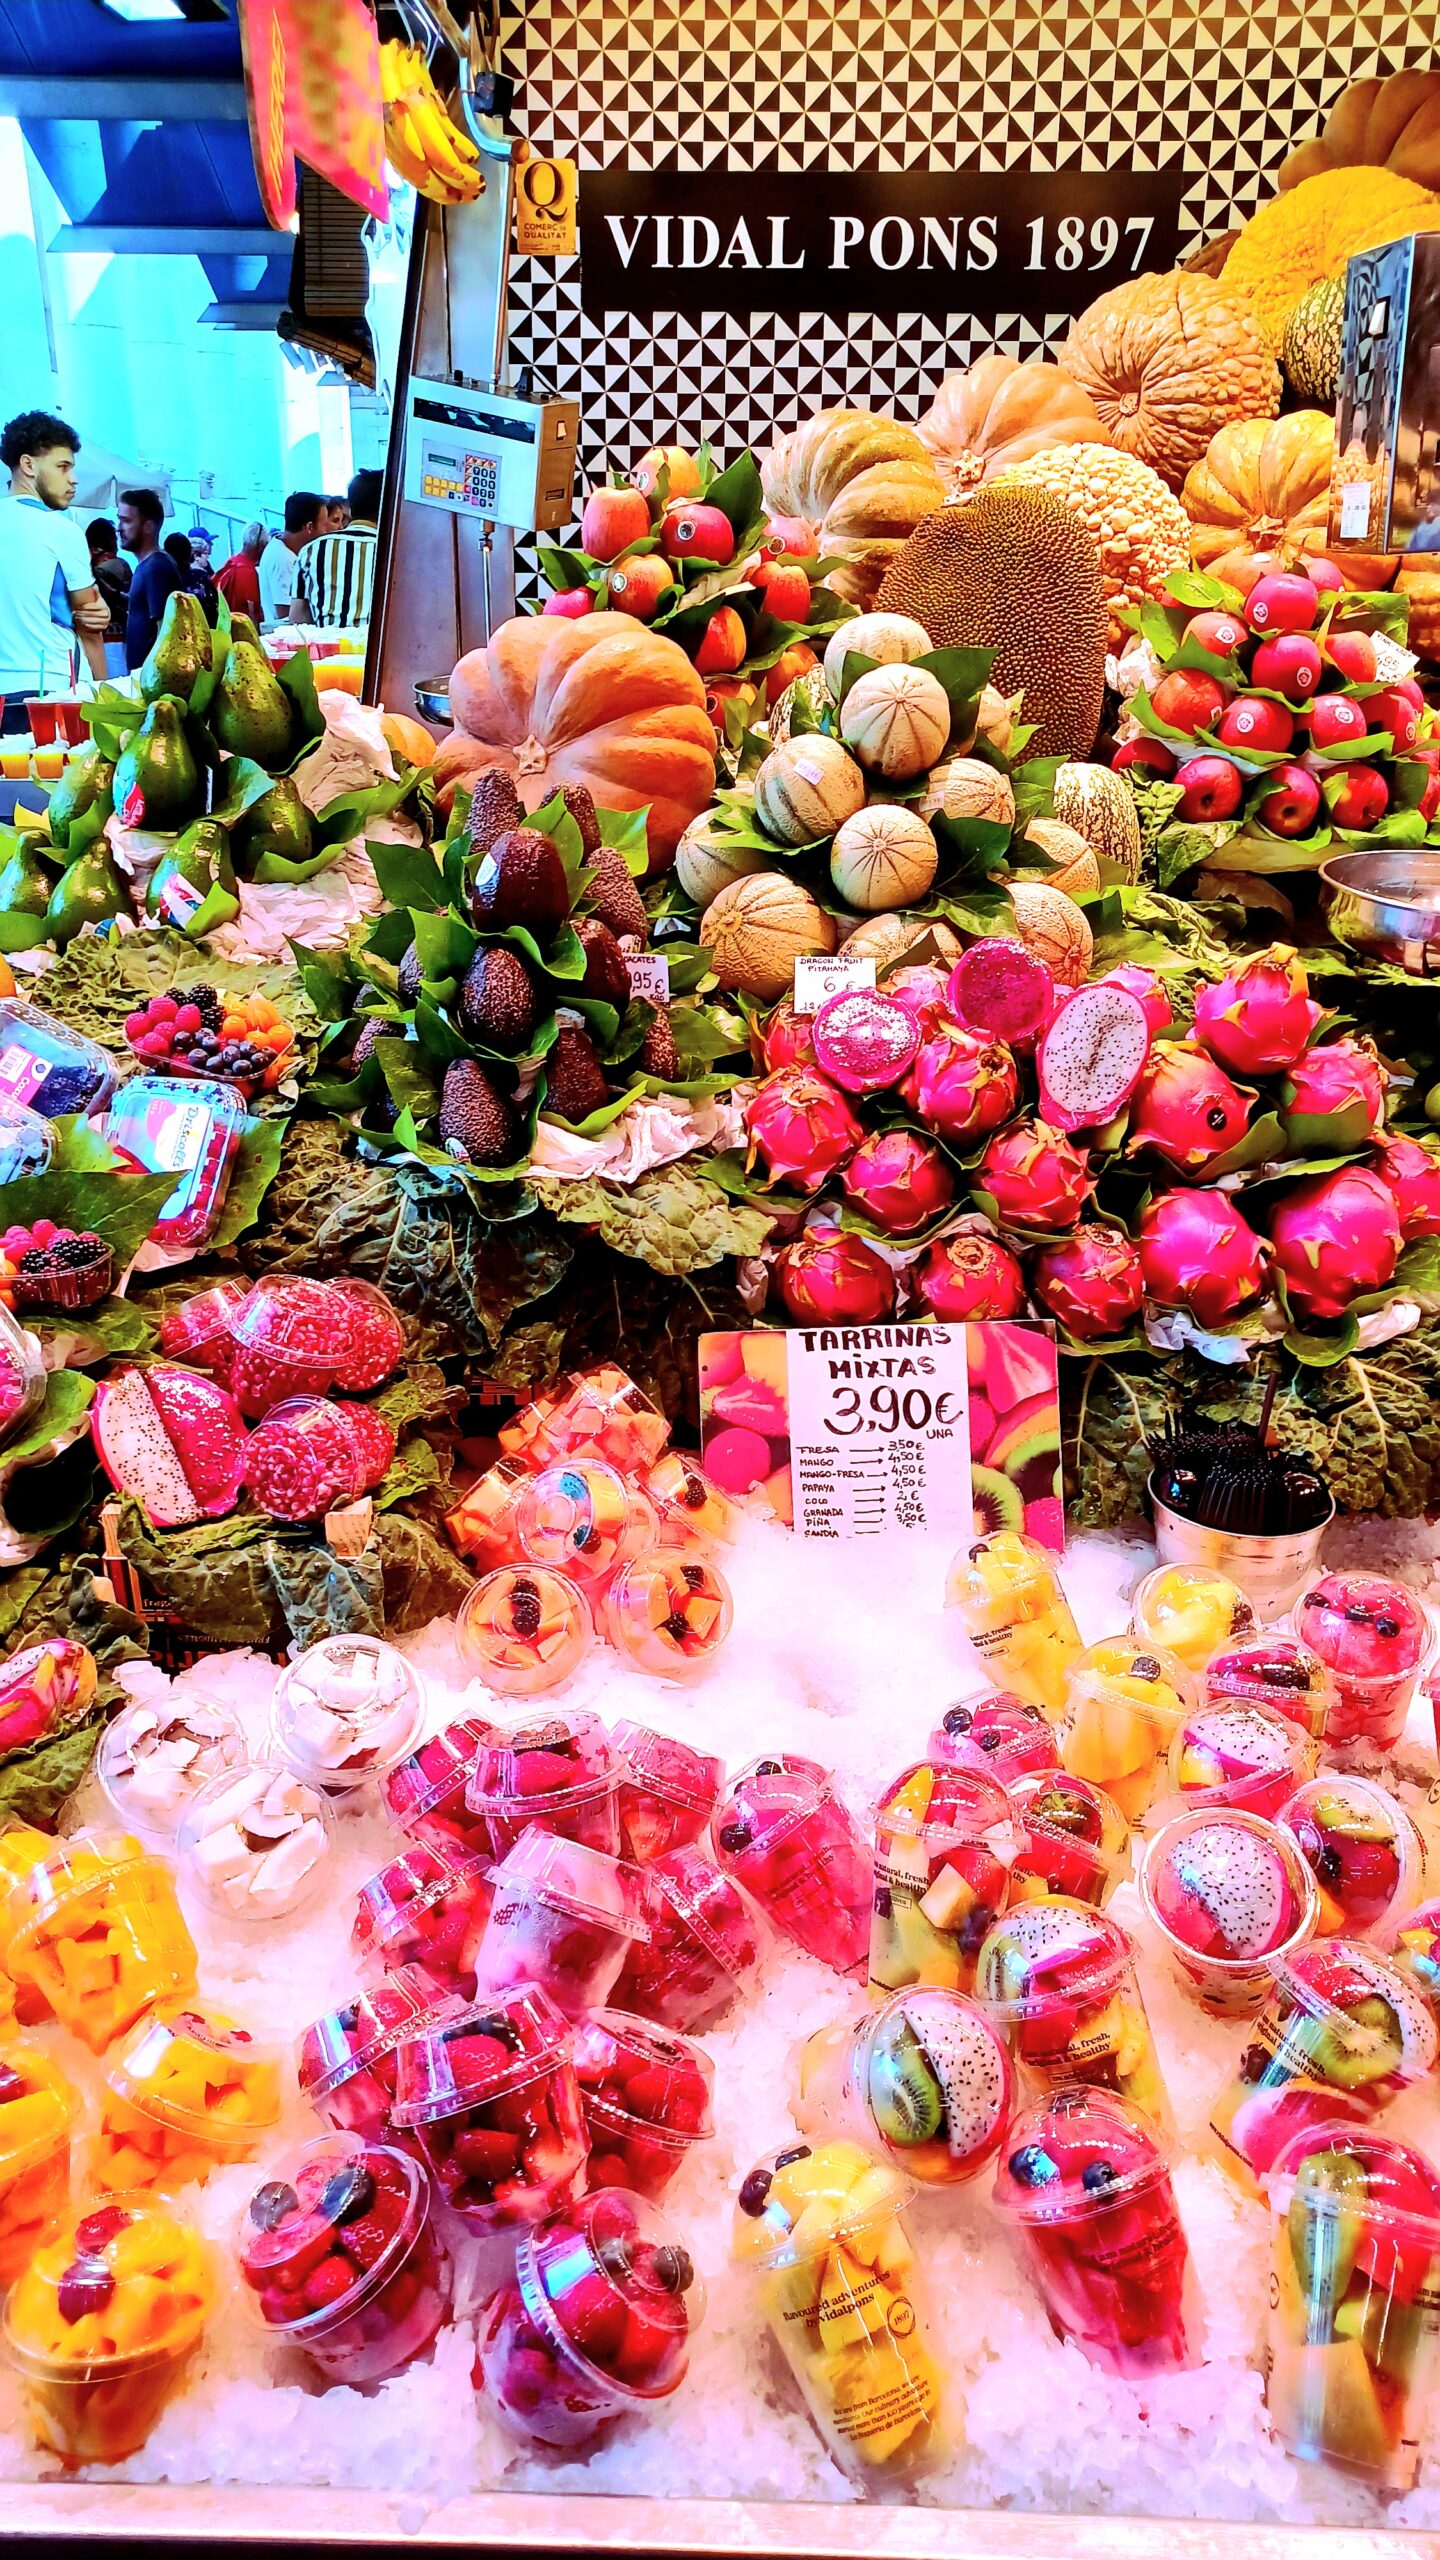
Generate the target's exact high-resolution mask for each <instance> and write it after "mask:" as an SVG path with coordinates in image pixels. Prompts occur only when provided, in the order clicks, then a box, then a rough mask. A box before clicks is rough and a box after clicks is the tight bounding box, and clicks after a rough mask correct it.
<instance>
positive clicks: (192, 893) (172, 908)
mask: <svg viewBox="0 0 1440 2560" xmlns="http://www.w3.org/2000/svg"><path fill="white" fill-rule="evenodd" d="M145 912H146V914H147V916H150V917H152V918H153V919H154V920H155V922H156V923H158V924H170V925H175V926H177V927H178V928H179V930H180V932H182V933H190V934H200V933H209V932H210V931H211V930H212V928H213V927H214V926H215V925H218V924H230V923H231V922H233V920H234V918H235V917H236V916H238V914H239V913H240V901H239V898H238V897H237V896H236V894H235V869H234V865H233V863H232V862H231V859H230V840H229V837H228V836H227V835H226V833H225V830H224V828H223V827H217V826H216V825H215V823H214V821H213V819H210V818H197V819H196V821H195V824H194V825H193V826H192V827H187V828H186V830H185V833H184V834H183V835H182V836H180V837H178V838H177V839H176V842H175V843H174V844H173V845H172V846H171V848H170V851H169V852H168V853H166V854H162V856H161V858H160V860H159V862H157V864H156V866H155V869H154V871H153V872H152V873H151V875H150V885H149V887H148V888H147V890H146V892H145Z"/></svg>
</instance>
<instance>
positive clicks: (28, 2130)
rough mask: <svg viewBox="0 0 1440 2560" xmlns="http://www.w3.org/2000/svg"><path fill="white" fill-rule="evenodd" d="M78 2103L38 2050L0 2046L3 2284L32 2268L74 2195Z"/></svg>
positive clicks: (14, 2040)
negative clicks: (73, 2155)
mask: <svg viewBox="0 0 1440 2560" xmlns="http://www.w3.org/2000/svg"><path fill="white" fill-rule="evenodd" d="M79 2112H80V2099H79V2096H78V2094H77V2092H76V2091H75V2090H74V2089H73V2088H72V2087H71V2085H70V2082H69V2081H68V2080H67V2079H66V2078H65V2076H64V2073H63V2072H61V2071H59V2070H57V2069H56V2066H55V2064H54V2062H53V2061H52V2059H51V2057H50V2055H49V2054H48V2053H46V2052H44V2051H43V2050H42V2049H41V2047H40V2046H39V2045H33V2044H26V2043H25V2041H24V2040H23V2038H21V2037H19V2036H7V2037H6V2038H5V2039H4V2041H3V2042H0V2284H12V2283H13V2282H14V2280H15V2278H16V2276H18V2275H19V2274H20V2272H21V2270H22V2269H23V2268H25V2267H27V2266H28V2265H29V2263H30V2260H31V2258H32V2257H33V2255H34V2253H35V2251H36V2250H37V2249H38V2248H39V2246H40V2243H41V2241H42V2240H43V2239H44V2237H45V2234H46V2232H47V2231H48V2230H50V2229H51V2227H52V2226H53V2225H54V2224H55V2223H57V2222H58V2221H59V2219H60V2217H61V2215H62V2214H63V2212H64V2210H65V2207H66V2204H67V2203H68V2201H69V2196H70V2135H71V2128H72V2126H73V2124H74V2122H75V2118H76V2116H77V2115H78V2114H79Z"/></svg>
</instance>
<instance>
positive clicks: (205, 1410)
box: [90, 1363, 248, 1529]
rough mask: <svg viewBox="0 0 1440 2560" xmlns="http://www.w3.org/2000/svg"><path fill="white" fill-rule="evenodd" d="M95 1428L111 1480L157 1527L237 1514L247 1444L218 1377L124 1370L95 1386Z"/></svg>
mask: <svg viewBox="0 0 1440 2560" xmlns="http://www.w3.org/2000/svg"><path fill="white" fill-rule="evenodd" d="M90 1427H91V1434H92V1437H93V1439H94V1442H95V1447H96V1450H97V1452H98V1455H99V1458H100V1463H101V1465H102V1466H103V1467H104V1469H105V1472H106V1474H107V1475H108V1476H109V1478H110V1481H111V1483H112V1484H113V1485H115V1486H116V1487H117V1488H118V1489H119V1491H120V1492H121V1493H128V1494H131V1495H132V1496H133V1497H134V1499H135V1501H136V1502H138V1503H139V1505H140V1507H141V1509H142V1511H144V1513H145V1515H146V1517H147V1518H148V1519H149V1520H151V1521H153V1523H154V1524H155V1526H156V1527H157V1528H161V1529H174V1528H180V1527H183V1526H185V1525H187V1524H188V1523H189V1522H191V1521H195V1520H201V1519H217V1518H219V1517H220V1516H221V1514H222V1513H224V1512H227V1511H233V1510H234V1508H235V1505H236V1503H237V1501H238V1500H239V1497H240V1486H241V1483H242V1481H243V1478H244V1472H245V1455H246V1450H247V1446H248V1442H247V1437H246V1432H245V1426H244V1424H243V1422H242V1421H241V1419H240V1411H239V1407H238V1406H237V1405H236V1403H235V1399H234V1397H233V1396H231V1395H229V1394H227V1392H226V1390H225V1389H224V1388H223V1387H220V1386H217V1385H216V1383H215V1380H214V1379H213V1378H205V1377H202V1376H201V1375H200V1374H199V1372H198V1371H196V1370H191V1369H180V1368H174V1367H170V1366H167V1365H166V1364H164V1363H157V1364H156V1366H155V1367H154V1368H152V1369H123V1370H121V1371H120V1372H119V1374H118V1375H117V1376H115V1377H113V1378H110V1379H108V1380H105V1381H104V1382H102V1384H101V1385H100V1386H99V1387H98V1388H97V1389H96V1393H95V1402H94V1405H93V1406H92V1408H91V1422H90Z"/></svg>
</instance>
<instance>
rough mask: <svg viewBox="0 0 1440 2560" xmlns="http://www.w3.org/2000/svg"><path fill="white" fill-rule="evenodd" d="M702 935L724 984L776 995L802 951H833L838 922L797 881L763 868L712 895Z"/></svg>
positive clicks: (789, 978) (750, 992)
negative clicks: (717, 894)
mask: <svg viewBox="0 0 1440 2560" xmlns="http://www.w3.org/2000/svg"><path fill="white" fill-rule="evenodd" d="M700 939H701V941H702V943H703V944H704V945H705V948H706V950H707V951H708V952H709V954H710V965H711V967H712V968H713V969H714V972H715V975H716V977H717V978H718V979H719V981H720V984H721V986H722V987H728V988H730V989H731V990H732V992H733V993H735V994H737V995H749V996H764V997H766V998H767V999H771V1000H773V999H774V998H775V997H776V996H783V995H784V994H786V992H787V991H788V989H789V987H790V985H791V982H792V980H793V978H794V975H795V963H796V961H797V960H798V959H799V958H800V957H801V954H802V953H804V952H807V951H816V952H830V951H833V950H834V948H835V924H834V919H833V918H832V917H830V916H827V914H826V913H825V910H824V908H823V907H822V906H819V905H817V903H816V901H815V900H814V899H813V898H812V897H811V895H810V892H809V890H808V889H802V887H801V886H800V883H799V881H798V880H791V879H789V878H787V876H786V875H785V874H784V873H783V872H779V871H761V872H754V873H752V874H751V875H750V877H749V878H748V879H744V880H732V881H731V883H730V885H729V887H728V888H726V889H722V890H721V891H720V894H719V896H718V897H716V898H712V899H711V901H710V904H709V906H708V907H707V908H706V910H705V914H704V916H703V918H702V920H701V925H700Z"/></svg>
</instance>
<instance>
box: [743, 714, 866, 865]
mask: <svg viewBox="0 0 1440 2560" xmlns="http://www.w3.org/2000/svg"><path fill="white" fill-rule="evenodd" d="M864 805H865V776H864V774H863V773H862V772H861V770H860V767H859V766H858V764H857V763H856V762H855V759H854V757H853V756H851V755H847V754H846V751H845V749H844V748H843V747H842V746H841V744H840V741H839V739H838V738H820V737H811V736H808V735H807V736H804V737H800V738H787V739H786V741H785V744H784V745H783V746H780V747H775V748H773V749H772V751H771V753H770V754H769V755H768V756H767V757H766V758H765V761H764V763H763V764H762V766H761V767H760V770H759V772H758V773H757V774H756V776H755V815H756V818H757V820H758V821H759V823H760V825H761V826H762V827H763V828H764V830H765V832H766V834H767V835H771V836H773V837H774V838H775V841H776V843H777V844H816V843H819V842H821V841H823V840H824V839H825V838H826V837H829V836H833V835H834V833H835V830H836V828H837V827H841V826H843V825H844V823H845V820H846V819H847V818H852V817H853V816H854V814H855V812H856V810H857V809H863V807H864Z"/></svg>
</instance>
